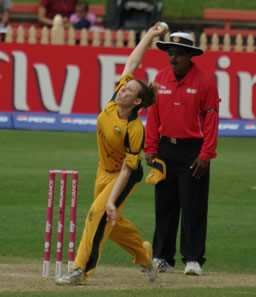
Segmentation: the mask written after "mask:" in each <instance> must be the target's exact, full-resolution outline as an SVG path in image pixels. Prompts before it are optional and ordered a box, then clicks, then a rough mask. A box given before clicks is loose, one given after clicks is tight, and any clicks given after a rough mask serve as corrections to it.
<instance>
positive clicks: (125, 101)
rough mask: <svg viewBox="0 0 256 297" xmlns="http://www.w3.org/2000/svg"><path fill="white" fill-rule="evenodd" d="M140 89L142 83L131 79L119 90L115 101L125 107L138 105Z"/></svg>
mask: <svg viewBox="0 0 256 297" xmlns="http://www.w3.org/2000/svg"><path fill="white" fill-rule="evenodd" d="M140 91H141V86H140V84H139V83H138V82H137V81H136V80H131V81H129V82H128V83H127V84H126V85H125V86H124V87H122V88H121V89H120V90H119V92H118V93H117V96H116V99H115V102H116V103H117V104H118V105H120V106H123V107H131V106H136V104H137V101H138V95H139V92H140ZM139 100H140V99H139Z"/></svg>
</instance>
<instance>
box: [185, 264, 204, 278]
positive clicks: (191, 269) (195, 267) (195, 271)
mask: <svg viewBox="0 0 256 297" xmlns="http://www.w3.org/2000/svg"><path fill="white" fill-rule="evenodd" d="M202 272H203V271H202V267H201V266H200V265H199V263H198V262H194V261H191V262H187V263H186V266H185V270H184V274H189V275H201V274H202Z"/></svg>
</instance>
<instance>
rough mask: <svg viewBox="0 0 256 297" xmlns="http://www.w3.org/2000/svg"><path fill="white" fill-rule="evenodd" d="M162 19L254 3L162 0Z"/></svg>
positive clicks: (103, 0) (92, 0)
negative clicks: (205, 9) (208, 9)
mask: <svg viewBox="0 0 256 297" xmlns="http://www.w3.org/2000/svg"><path fill="white" fill-rule="evenodd" d="M14 2H38V0H26V1H25V0H14ZM87 2H88V3H89V4H101V5H106V4H107V2H108V1H107V0H89V1H87ZM163 3H164V9H163V13H162V15H163V19H166V18H183V19H200V18H202V17H203V9H204V8H219V9H241V10H243V9H245V10H247V9H248V10H255V9H256V1H252V0H249V1H241V0H197V1H195V0H164V1H163Z"/></svg>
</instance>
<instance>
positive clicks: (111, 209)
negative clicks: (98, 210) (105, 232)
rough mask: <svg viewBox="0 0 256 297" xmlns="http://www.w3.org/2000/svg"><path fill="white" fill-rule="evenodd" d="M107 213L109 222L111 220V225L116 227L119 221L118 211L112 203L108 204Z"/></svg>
mask: <svg viewBox="0 0 256 297" xmlns="http://www.w3.org/2000/svg"><path fill="white" fill-rule="evenodd" d="M106 212H107V221H109V220H110V219H111V225H112V226H114V225H115V223H116V219H117V209H116V207H115V205H114V204H113V203H112V202H111V201H108V202H107V205H106Z"/></svg>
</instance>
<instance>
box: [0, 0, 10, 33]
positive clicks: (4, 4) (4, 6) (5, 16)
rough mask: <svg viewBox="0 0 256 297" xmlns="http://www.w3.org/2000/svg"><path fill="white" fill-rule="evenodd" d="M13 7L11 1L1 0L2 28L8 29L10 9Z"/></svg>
mask: <svg viewBox="0 0 256 297" xmlns="http://www.w3.org/2000/svg"><path fill="white" fill-rule="evenodd" d="M11 7H12V1H11V0H0V12H2V19H1V21H0V28H3V27H6V26H7V25H8V21H9V9H10V8H11Z"/></svg>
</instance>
